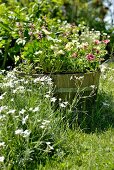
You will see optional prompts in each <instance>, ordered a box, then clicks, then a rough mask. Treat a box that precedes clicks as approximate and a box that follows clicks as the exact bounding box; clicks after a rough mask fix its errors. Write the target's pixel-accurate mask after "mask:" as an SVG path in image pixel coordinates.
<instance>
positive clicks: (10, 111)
mask: <svg viewBox="0 0 114 170" xmlns="http://www.w3.org/2000/svg"><path fill="white" fill-rule="evenodd" d="M15 111H16V110H9V111H8V112H7V114H14V113H15Z"/></svg>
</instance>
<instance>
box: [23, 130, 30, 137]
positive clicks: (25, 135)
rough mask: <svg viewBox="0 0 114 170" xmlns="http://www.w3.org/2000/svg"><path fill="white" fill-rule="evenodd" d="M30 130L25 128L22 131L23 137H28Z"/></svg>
mask: <svg viewBox="0 0 114 170" xmlns="http://www.w3.org/2000/svg"><path fill="white" fill-rule="evenodd" d="M30 133H31V132H30V131H29V130H25V131H24V132H23V137H24V138H26V137H28V136H29V135H30Z"/></svg>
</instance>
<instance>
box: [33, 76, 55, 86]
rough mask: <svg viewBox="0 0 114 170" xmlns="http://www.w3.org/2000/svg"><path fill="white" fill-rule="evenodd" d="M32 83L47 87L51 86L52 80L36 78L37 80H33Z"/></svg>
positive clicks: (46, 77) (47, 77)
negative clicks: (46, 85)
mask: <svg viewBox="0 0 114 170" xmlns="http://www.w3.org/2000/svg"><path fill="white" fill-rule="evenodd" d="M33 82H34V83H38V82H40V83H41V84H42V85H44V84H45V83H46V84H48V85H52V79H51V78H50V77H49V76H42V77H38V78H36V79H34V81H33Z"/></svg>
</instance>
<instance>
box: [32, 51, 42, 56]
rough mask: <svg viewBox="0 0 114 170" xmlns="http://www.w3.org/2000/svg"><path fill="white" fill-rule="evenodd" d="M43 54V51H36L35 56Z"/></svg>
mask: <svg viewBox="0 0 114 170" xmlns="http://www.w3.org/2000/svg"><path fill="white" fill-rule="evenodd" d="M42 53H43V52H42V51H41V50H39V51H36V52H35V53H34V54H35V55H38V54H42Z"/></svg>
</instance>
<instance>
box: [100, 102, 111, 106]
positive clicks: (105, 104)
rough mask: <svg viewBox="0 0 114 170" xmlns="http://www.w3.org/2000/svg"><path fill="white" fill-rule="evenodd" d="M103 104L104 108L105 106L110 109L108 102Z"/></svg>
mask: <svg viewBox="0 0 114 170" xmlns="http://www.w3.org/2000/svg"><path fill="white" fill-rule="evenodd" d="M102 103H103V106H105V107H109V106H110V104H109V103H107V102H102Z"/></svg>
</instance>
